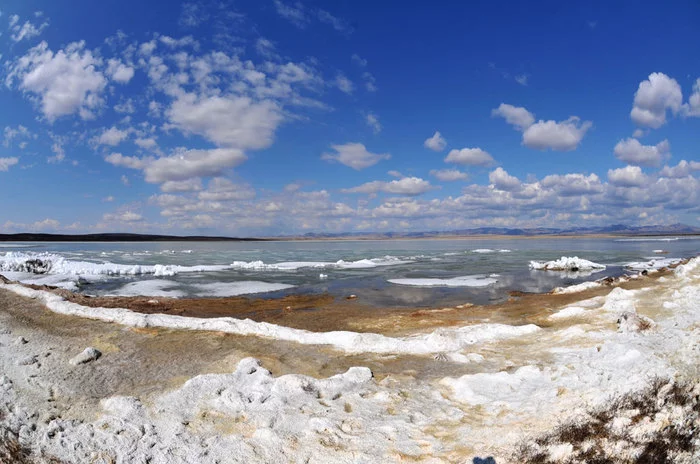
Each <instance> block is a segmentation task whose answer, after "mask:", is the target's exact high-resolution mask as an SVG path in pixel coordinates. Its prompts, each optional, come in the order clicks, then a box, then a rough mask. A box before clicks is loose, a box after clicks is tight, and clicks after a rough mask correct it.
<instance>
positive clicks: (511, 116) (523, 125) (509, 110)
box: [491, 103, 535, 131]
mask: <svg viewBox="0 0 700 464" xmlns="http://www.w3.org/2000/svg"><path fill="white" fill-rule="evenodd" d="M491 116H500V117H502V118H503V119H505V120H506V122H507V123H508V124H511V125H513V126H515V127H516V128H517V129H518V130H520V131H524V130H525V129H527V128H528V127H530V126H531V125H533V124H534V123H535V116H534V115H533V114H532V113H530V112H529V111H528V110H526V109H525V108H523V107H516V106H513V105H509V104H507V103H501V104H500V105H499V106H498V108H495V109H493V110H491Z"/></svg>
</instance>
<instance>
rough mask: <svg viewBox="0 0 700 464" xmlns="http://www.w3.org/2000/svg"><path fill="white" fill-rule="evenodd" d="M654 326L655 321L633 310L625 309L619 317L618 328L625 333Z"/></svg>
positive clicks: (640, 330)
mask: <svg viewBox="0 0 700 464" xmlns="http://www.w3.org/2000/svg"><path fill="white" fill-rule="evenodd" d="M653 326H654V321H652V320H651V319H649V318H648V317H645V316H640V315H639V314H637V313H633V312H631V311H625V312H623V313H622V314H620V316H619V317H618V318H617V330H618V331H620V332H623V333H630V332H642V331H644V330H648V329H650V328H652V327H653Z"/></svg>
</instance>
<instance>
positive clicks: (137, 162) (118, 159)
mask: <svg viewBox="0 0 700 464" xmlns="http://www.w3.org/2000/svg"><path fill="white" fill-rule="evenodd" d="M105 161H107V162H108V163H109V164H112V165H114V166H119V167H123V168H129V169H144V168H145V167H146V166H147V165H148V164H149V163H150V162H151V161H152V159H151V158H147V159H141V158H138V157H136V156H124V155H122V154H121V153H110V154H109V155H107V156H106V157H105ZM124 184H125V185H128V183H127V182H125V183H124Z"/></svg>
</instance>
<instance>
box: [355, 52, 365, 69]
mask: <svg viewBox="0 0 700 464" xmlns="http://www.w3.org/2000/svg"><path fill="white" fill-rule="evenodd" d="M351 59H352V61H353V63H355V64H356V65H358V66H359V67H361V68H364V67H366V66H367V60H365V59H364V58H362V57H361V56H360V55H358V54H357V53H353V55H352V57H351Z"/></svg>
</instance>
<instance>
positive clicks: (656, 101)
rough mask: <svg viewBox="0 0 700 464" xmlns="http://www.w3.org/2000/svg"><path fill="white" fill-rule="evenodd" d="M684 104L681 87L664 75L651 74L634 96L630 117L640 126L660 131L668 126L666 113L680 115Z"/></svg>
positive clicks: (641, 83)
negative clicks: (659, 129)
mask: <svg viewBox="0 0 700 464" xmlns="http://www.w3.org/2000/svg"><path fill="white" fill-rule="evenodd" d="M682 103H683V94H682V92H681V86H680V85H679V84H678V82H676V80H675V79H672V78H670V77H668V76H667V75H666V74H664V73H651V74H650V75H649V78H648V79H647V80H644V81H642V82H640V84H639V88H638V89H637V92H635V94H634V103H633V106H632V111H630V117H631V118H632V120H633V121H634V122H635V123H636V124H637V125H639V126H642V127H651V128H652V129H658V128H659V127H661V126H663V125H664V124H666V112H667V110H671V111H672V112H673V113H674V114H676V113H678V112H679V111H680V109H681V104H682Z"/></svg>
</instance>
